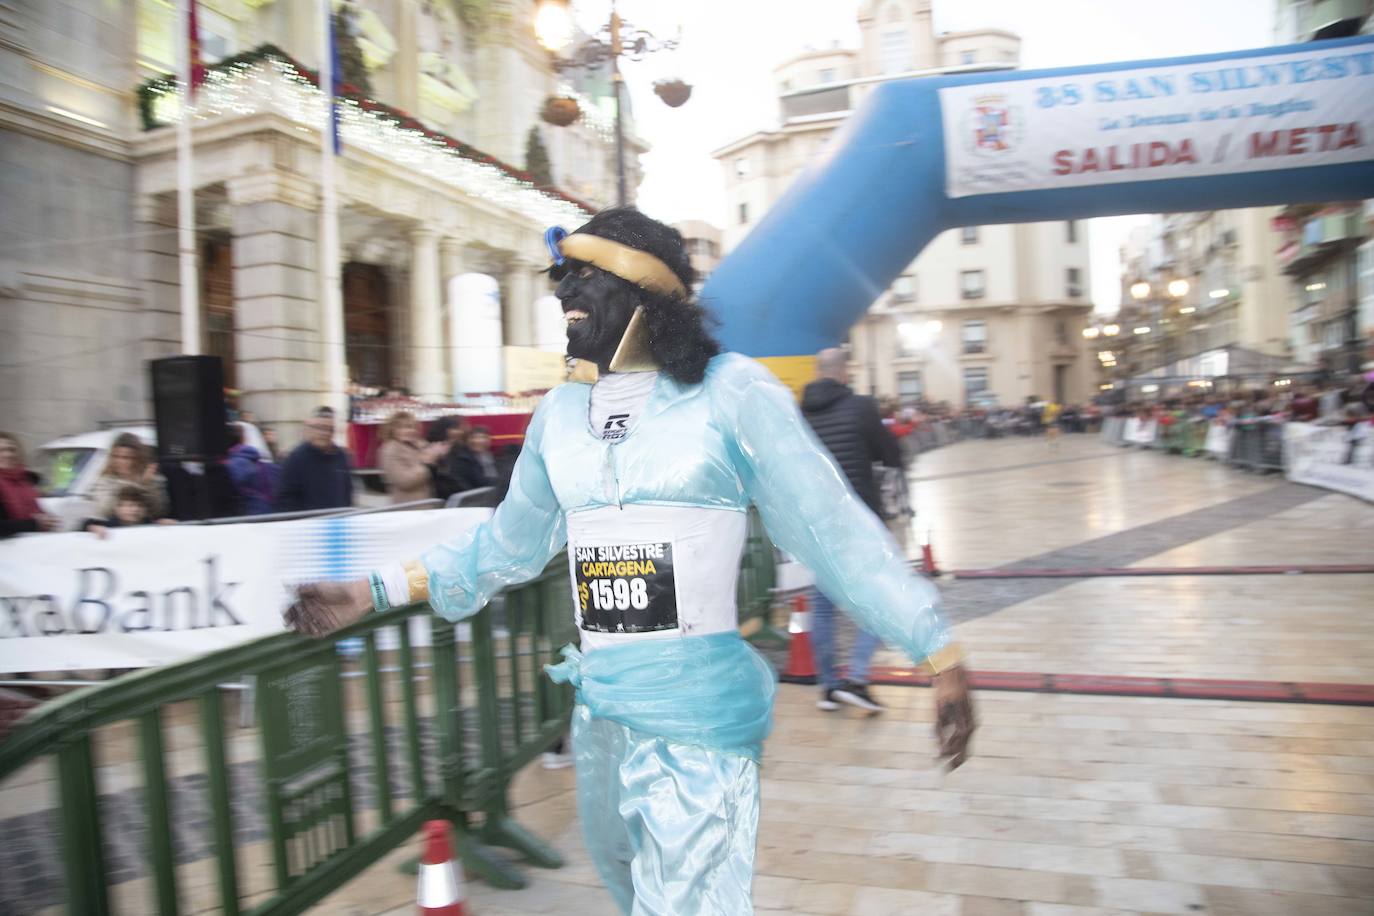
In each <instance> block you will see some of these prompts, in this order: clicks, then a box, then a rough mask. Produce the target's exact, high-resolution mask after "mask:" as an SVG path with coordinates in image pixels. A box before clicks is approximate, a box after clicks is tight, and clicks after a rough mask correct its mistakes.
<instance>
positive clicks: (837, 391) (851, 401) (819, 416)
mask: <svg viewBox="0 0 1374 916" xmlns="http://www.w3.org/2000/svg"><path fill="white" fill-rule="evenodd" d="M816 374H817V375H818V376H820V377H819V378H818V379H817V380H816V381H814V382H812V383H811V384H809V385H807V386H806V390H805V391H803V392H802V405H801V406H802V414H803V415H804V416H805V417H806V421H807V422H808V423H810V424H811V428H812V430H814V431H815V433H816V438H818V439H820V440H821V444H822V445H824V446H825V447H826V449H827V450H829V452H830V455H831V457H833V458H834V459H835V463H836V464H838V465H839V466H840V470H841V471H843V472H844V475H845V476H846V477H848V478H849V484H850V486H852V487H853V488H854V492H855V493H857V494H858V495H859V498H860V499H862V500H863V501H864V503H865V504H866V505H867V506H868V508H869V509H871V510H873V513H874V514H875V515H877V516H878V517H879V518H882V517H883V512H882V502H881V499H880V497H879V493H878V482H877V481H876V480H875V479H874V477H873V465H874V463H882V464H884V465H886V466H887V467H892V468H900V467H901V466H902V459H901V452H900V449H899V448H898V445H897V440H896V439H895V438H894V437H893V435H892V434H891V433H890V432H888V431H887V427H885V426H883V419H882V416H881V414H880V413H879V412H878V402H877V401H875V400H873V398H870V397H865V396H864V395H860V394H855V393H854V391H853V390H852V389H851V388H850V387H849V360H848V357H846V355H845V353H844V351H843V350H840V349H836V348H832V349H828V350H822V351H821V352H820V353H818V354H816ZM811 610H812V617H811V621H812V625H811V645H812V647H813V649H814V651H815V653H816V667H817V670H818V671H819V674H820V678H819V679H820V686H821V698H820V700H819V701H818V702H817V703H816V706H817V708H819V709H823V710H826V711H830V710H835V709H839V704H840V703H847V704H849V705H850V706H857V707H858V708H860V709H865V710H867V711H868V712H870V713H878V712H882V710H883V706H882V704H881V703H879V702H878V701H877V700H875V699H874V698H873V697H872V696H871V695H870V694H869V692H868V686H867V683H866V681H867V680H868V665H869V662H870V661H871V660H872V658H873V653H874V652H875V651H877V648H878V646H879V645H880V643H879V641H878V638H877V637H876V636H873V635H872V634H871V633H867V632H865V631H864V630H859V631H857V633H856V634H855V637H854V649H853V652H852V653H851V654H850V659H849V671H848V677H847V678H846V679H845V680H840V679H839V677H838V675H837V674H836V672H835V605H834V604H833V603H832V602H831V601H830V599H829V598H827V597H826V596H825V595H824V594H823V593H822V592H821V591H820V590H819V589H815V588H813V589H811Z"/></svg>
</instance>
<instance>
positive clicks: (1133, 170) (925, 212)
mask: <svg viewBox="0 0 1374 916" xmlns="http://www.w3.org/2000/svg"><path fill="white" fill-rule="evenodd" d="M1123 71H1142V72H1141V73H1131V74H1127V73H1124V72H1123ZM1032 81H1033V82H1032ZM1021 83H1031V85H1030V86H1018V85H1016V84H1021ZM959 87H974V88H975V89H976V90H977V92H978V94H980V95H982V96H984V97H986V98H988V99H991V100H992V101H989V102H987V103H986V104H985V105H984V107H982V108H977V111H976V113H974V114H970V111H971V110H972V108H976V106H974V105H972V103H970V101H969V97H970V95H971V93H970V91H969V90H968V89H964V90H960V89H959ZM1151 96H1158V97H1163V98H1165V100H1166V101H1167V102H1168V103H1169V104H1170V105H1172V108H1171V109H1170V110H1171V111H1172V112H1173V114H1172V115H1169V114H1165V115H1164V116H1163V117H1161V118H1156V119H1153V120H1151V119H1148V118H1147V119H1146V120H1145V122H1144V124H1145V126H1143V127H1142V126H1141V122H1140V120H1139V115H1138V114H1136V115H1134V116H1133V115H1132V114H1131V112H1132V111H1135V112H1137V113H1138V112H1140V111H1142V110H1144V111H1159V110H1160V108H1159V104H1160V103H1159V102H1157V101H1145V102H1142V101H1141V100H1142V99H1150V97H1151ZM1257 98H1262V101H1257ZM1007 99H1011V100H1012V101H1011V102H1006V101H1001V102H999V101H998V100H1007ZM1123 102H1124V103H1126V104H1124V105H1123V104H1120V103H1123ZM942 103H943V104H945V105H948V106H950V107H951V109H956V110H951V111H945V110H943V109H942ZM978 104H984V103H983V100H982V99H979V100H978ZM999 105H1000V107H999ZM1149 106H1154V107H1149ZM1257 106H1258V107H1257ZM972 117H983V118H986V119H990V124H989V125H988V126H989V129H988V130H987V131H979V127H980V124H979V123H975V122H973V121H971V120H970V119H971V118H972ZM1171 118H1172V119H1173V120H1172V121H1171V120H1170V119H1171ZM1054 119H1057V120H1054ZM1112 119H1115V120H1116V123H1115V124H1114V125H1110V126H1109V124H1110V122H1111V120H1112ZM1179 119H1183V120H1184V121H1185V122H1186V123H1181V124H1180V123H1178V120H1179ZM1050 120H1053V123H1050V124H1042V122H1046V121H1050ZM1221 121H1225V122H1227V125H1229V126H1219V125H1218V124H1217V123H1212V124H1208V123H1205V122H1221ZM1042 126H1043V128H1044V129H1043V130H1041V134H1042V136H1040V137H1039V138H1036V137H1035V136H1034V135H1035V133H1036V131H1037V130H1039V129H1041V127H1042ZM1328 126H1330V127H1328ZM1295 129H1298V132H1297V134H1294V133H1293V131H1294V130H1295ZM1114 130H1115V131H1120V132H1119V133H1113V131H1114ZM1228 130H1229V131H1230V133H1231V134H1234V135H1236V136H1237V137H1238V140H1237V142H1238V143H1239V144H1241V146H1240V147H1239V148H1231V149H1229V159H1228V158H1227V156H1226V152H1227V151H1226V150H1223V147H1225V141H1219V139H1218V138H1219V136H1220V135H1221V134H1223V133H1226V132H1227V131H1228ZM951 132H954V133H953V134H951ZM1046 132H1049V133H1051V134H1052V136H1050V137H1047V136H1044V134H1045V133H1046ZM1190 132H1191V133H1195V134H1198V135H1199V137H1198V140H1197V141H1196V144H1195V145H1193V146H1190V147H1188V148H1186V151H1184V148H1182V147H1181V143H1182V141H1183V140H1184V139H1186V138H1188V137H1189V136H1190ZM1256 133H1258V134H1259V135H1260V138H1259V139H1258V140H1255V139H1253V138H1252V137H1251V135H1252V134H1256ZM975 135H976V136H975ZM947 138H948V139H949V140H950V142H951V143H953V144H955V147H952V148H957V149H956V157H957V158H959V160H960V161H959V163H955V164H956V165H957V166H959V167H961V168H962V167H964V166H967V165H969V164H970V163H972V165H973V166H974V167H975V168H976V169H977V168H981V167H982V166H984V165H988V166H990V167H991V169H992V172H991V173H990V174H991V181H990V184H988V185H987V187H989V188H991V189H992V190H991V192H989V193H979V192H978V191H979V190H981V188H982V187H983V186H982V185H977V186H976V187H977V190H975V191H970V190H969V187H970V185H969V184H968V183H965V184H964V185H962V186H960V187H957V188H956V187H954V185H953V181H954V177H953V176H947V174H946V173H947V167H948V166H949V165H950V163H949V162H947V153H946V142H947ZM1161 138H1162V141H1163V142H1164V143H1165V144H1168V146H1167V147H1166V148H1163V149H1161V148H1159V147H1158V146H1156V147H1155V148H1154V150H1153V151H1152V150H1151V149H1150V148H1149V142H1150V141H1152V140H1159V139H1161ZM1037 139H1038V141H1039V143H1040V146H1041V147H1042V148H1045V144H1046V143H1049V146H1050V147H1053V146H1055V141H1056V140H1062V142H1063V145H1064V146H1065V147H1067V148H1068V152H1067V154H1061V153H1059V152H1056V153H1055V154H1053V155H1051V156H1049V157H1045V156H1041V157H1040V159H1039V160H1029V165H1030V167H1031V172H1033V173H1036V174H1029V175H1027V174H1022V175H1020V176H1019V177H1018V175H1017V169H1016V168H1015V167H1012V168H1009V169H1007V168H1002V166H1000V165H999V164H998V163H999V157H1001V161H1003V162H1005V161H1007V160H1015V159H1016V157H1017V156H1018V155H1020V154H1022V152H1023V150H1024V149H1027V148H1029V147H1033V146H1034V143H1035V142H1036V141H1037ZM1209 139H1210V141H1211V143H1212V148H1207V144H1206V143H1205V142H1203V141H1205V140H1209ZM1190 142H1193V141H1190ZM1247 142H1248V143H1249V144H1251V148H1250V149H1248V150H1247V149H1245V148H1244V144H1246V143H1247ZM1138 143H1144V144H1145V148H1143V149H1139V150H1136V149H1133V147H1134V146H1135V145H1136V144H1138ZM958 144H963V146H962V147H959V146H958ZM1089 144H1098V145H1100V147H1094V148H1095V149H1099V150H1100V151H1099V152H1094V153H1088V152H1087V151H1086V147H1088V145H1089ZM1112 144H1119V146H1118V148H1117V152H1116V153H1109V152H1108V147H1109V146H1110V145H1112ZM974 147H985V148H979V149H977V150H976V152H973V153H970V154H961V153H960V152H959V151H960V150H972V149H973V148H974ZM999 147H1000V148H999ZM1337 147H1340V148H1339V149H1337ZM1026 154H1027V155H1029V153H1028V152H1027V153H1026ZM1190 157H1191V158H1190ZM1211 157H1215V158H1212V159H1211V161H1212V162H1213V163H1217V162H1220V163H1221V165H1220V166H1219V167H1218V166H1215V165H1214V166H1213V168H1212V171H1213V173H1212V174H1202V175H1197V172H1198V171H1199V170H1201V169H1205V168H1206V167H1207V163H1208V161H1209V158H1211ZM1176 159H1183V160H1185V161H1184V162H1182V163H1177V162H1175V161H1174V160H1176ZM1333 160H1334V161H1333ZM1151 162H1154V164H1155V165H1158V166H1160V167H1159V168H1152V167H1150V163H1151ZM1194 162H1198V163H1201V166H1200V167H1199V166H1195V165H1193V163H1194ZM1227 162H1236V163H1238V164H1237V165H1235V166H1228V165H1226V163H1227ZM1285 166H1286V167H1285ZM1219 168H1220V169H1221V171H1218V169H1219ZM998 169H1002V170H1001V172H998ZM1037 169H1038V172H1036V170H1037ZM1085 169H1086V170H1087V173H1088V174H1086V175H1079V177H1078V178H1076V179H1072V180H1074V181H1077V182H1088V183H1080V184H1078V185H1077V186H1054V187H1045V184H1046V183H1047V181H1046V179H1047V178H1048V181H1049V183H1055V179H1056V178H1058V177H1059V176H1060V174H1061V173H1069V174H1073V173H1078V172H1081V171H1083V170H1085ZM1189 170H1191V171H1192V172H1193V174H1194V175H1196V177H1167V178H1158V179H1155V178H1152V175H1153V174H1161V175H1170V174H1172V175H1175V176H1177V175H1179V174H1180V172H1183V173H1187V172H1188V171H1189ZM1037 174H1038V176H1039V177H1038V178H1037ZM1136 175H1141V176H1142V178H1143V180H1126V181H1121V180H1120V178H1122V177H1126V176H1129V177H1130V178H1135V177H1136ZM980 176H981V177H980ZM987 177H988V174H983V173H981V172H980V173H979V174H978V175H975V176H973V179H972V180H973V181H974V182H978V181H981V180H982V179H984V178H987ZM1099 179H1101V180H1100V181H1099ZM1067 183H1068V182H1058V184H1061V185H1062V184H1067ZM1018 184H1019V185H1021V186H1029V187H1030V188H1031V189H1028V190H1019V189H1012V190H1002V188H1006V187H1013V188H1015V187H1016V186H1018ZM951 190H953V191H955V193H953V194H952V193H951ZM1367 197H1374V38H1371V37H1360V38H1354V39H1342V40H1333V41H1323V42H1316V43H1308V44H1301V45H1289V46H1282V47H1274V48H1263V49H1259V50H1254V51H1242V52H1233V53H1225V54H1213V55H1203V56H1198V57H1186V58H1174V59H1167V60H1154V61H1130V62H1123V63H1116V64H1108V65H1102V66H1095V67H1076V68H1065V69H1058V70H1039V71H997V72H991V73H977V74H960V75H950V76H943V77H924V78H919V79H910V80H901V81H893V82H888V83H883V84H880V85H878V86H876V87H874V89H873V90H872V92H871V93H870V96H869V98H868V99H867V100H866V102H865V104H864V105H863V106H862V107H861V108H860V109H859V110H858V111H857V112H855V113H854V114H853V115H852V116H851V117H850V118H849V120H848V122H847V123H846V124H845V126H844V127H843V128H842V129H841V131H840V133H838V134H837V135H836V136H835V138H834V139H833V140H832V142H831V146H830V148H829V150H828V151H827V153H826V155H825V156H824V157H823V158H822V159H820V160H818V161H817V162H816V163H814V164H813V165H811V166H810V167H809V168H808V169H807V170H806V171H805V172H804V173H803V174H802V175H801V176H800V177H799V178H798V179H797V180H796V182H795V183H794V184H793V185H792V186H791V187H790V188H789V189H788V191H787V192H786V193H785V194H784V196H783V197H782V198H781V199H780V200H779V201H778V202H777V203H776V204H775V205H774V206H773V207H772V208H771V209H770V210H769V212H768V214H767V215H766V216H765V218H764V219H763V220H762V221H761V222H760V223H759V225H758V226H757V227H756V228H755V229H754V230H753V231H752V232H751V233H750V234H749V235H748V236H747V237H746V238H745V239H744V240H743V242H742V243H741V244H740V245H739V247H738V248H736V249H735V250H734V251H733V252H732V253H731V254H730V255H729V256H728V257H726V258H725V260H724V261H723V262H722V263H721V264H720V266H719V267H718V268H717V269H716V271H715V272H714V273H713V274H712V275H711V277H710V279H709V280H708V282H707V284H706V286H705V287H704V288H703V290H702V300H703V302H705V303H706V304H707V306H708V307H709V308H711V309H713V310H714V311H715V312H716V314H717V316H718V317H719V319H720V320H721V337H722V343H723V344H724V345H725V346H726V347H727V348H728V349H732V350H737V351H739V352H742V353H747V354H749V355H751V356H755V357H759V358H762V359H764V361H765V362H767V363H768V364H770V366H772V368H773V369H774V371H776V372H778V374H779V375H780V376H781V377H783V378H784V380H787V381H790V382H795V381H797V380H798V377H799V376H803V377H804V376H809V375H810V368H811V365H812V363H811V360H810V357H812V356H813V355H814V354H815V353H816V351H817V350H820V349H822V348H824V347H828V346H835V345H836V344H838V343H839V342H840V341H841V340H843V339H844V336H845V334H846V333H847V331H848V329H849V327H850V326H851V325H852V324H854V322H856V321H857V320H859V318H861V317H862V316H863V314H864V313H865V312H866V311H867V309H868V307H869V306H870V305H871V304H872V303H873V302H874V300H875V299H876V298H877V297H878V296H879V294H881V293H882V291H883V290H884V289H886V288H887V287H888V285H889V284H890V283H891V282H892V281H893V280H894V279H895V278H896V277H897V275H898V274H900V273H901V271H902V270H903V269H904V268H905V267H906V266H907V264H909V263H910V262H911V261H912V259H913V258H915V257H916V255H918V254H919V253H920V251H921V249H922V248H924V247H925V245H926V244H927V243H928V242H929V241H930V240H931V239H933V238H934V237H935V236H936V235H937V234H938V233H940V232H942V231H944V230H947V229H951V228H956V227H960V226H974V225H990V224H996V223H1014V222H1034V221H1041V220H1061V219H1081V218H1087V217H1094V216H1110V215H1116V214H1129V213H1161V212H1177V211H1191V210H1220V209H1230V208H1236V207H1254V206H1263V205H1269V204H1281V203H1302V202H1319V201H1337V200H1358V199H1361V198H1367Z"/></svg>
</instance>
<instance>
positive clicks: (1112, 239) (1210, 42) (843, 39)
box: [573, 0, 1275, 309]
mask: <svg viewBox="0 0 1374 916" xmlns="http://www.w3.org/2000/svg"><path fill="white" fill-rule="evenodd" d="M1274 3H1275V0H935V4H934V7H935V28H936V30H937V31H959V30H963V29H972V28H980V27H994V28H1002V29H1007V30H1008V31H1011V32H1015V33H1016V34H1018V35H1020V36H1021V39H1022V44H1021V59H1022V66H1023V67H1024V68H1026V69H1032V68H1041V67H1064V66H1074V65H1080V64H1095V63H1102V62H1106V61H1116V60H1136V59H1144V58H1155V57H1174V56H1178V55H1184V54H1202V53H1207V52H1212V51H1233V50H1240V49H1244V48H1254V47H1262V46H1265V45H1270V44H1273V43H1274V42H1273V29H1274ZM619 5H620V9H621V12H622V15H624V16H625V17H626V18H627V19H629V20H630V21H632V22H635V23H636V24H640V25H643V26H644V27H646V28H650V29H652V30H653V31H655V32H656V33H659V34H671V33H672V32H673V31H674V30H675V29H676V28H679V27H680V28H681V30H682V45H681V48H680V50H677V51H673V52H664V53H661V54H658V55H655V56H653V57H651V58H649V59H647V60H645V61H643V62H641V63H633V62H632V63H628V64H627V66H626V79H627V81H628V85H629V86H630V91H631V94H632V97H633V101H634V110H635V114H636V117H637V119H638V126H639V132H640V134H641V135H642V136H644V138H645V139H647V140H648V141H649V142H650V143H651V144H652V145H653V151H652V152H651V153H649V154H648V155H647V156H645V157H644V159H643V164H644V169H645V178H644V183H643V184H642V185H641V186H640V189H639V205H640V207H641V208H642V209H643V210H644V211H645V212H647V213H649V214H650V215H652V216H654V217H656V218H658V219H663V220H667V221H669V222H675V221H677V220H681V219H704V220H706V221H708V222H711V223H715V224H716V225H720V224H721V223H722V222H723V220H724V219H725V196H724V181H723V176H722V174H721V169H720V165H719V164H718V163H717V162H716V161H715V160H714V159H712V158H711V151H712V150H713V149H716V148H717V147H720V146H723V145H724V144H726V143H728V142H730V141H732V140H735V139H738V138H739V137H742V136H744V135H746V134H748V133H751V132H753V131H756V130H760V129H763V128H766V127H772V126H776V124H777V99H776V97H775V96H774V94H773V83H772V77H771V72H772V69H773V67H774V66H776V65H777V64H778V63H780V62H782V61H783V60H786V59H787V58H789V57H791V56H792V55H794V54H796V53H798V52H800V51H803V50H805V49H807V48H825V47H830V46H831V45H832V44H833V43H835V42H839V43H840V45H841V46H843V47H857V46H858V43H859V29H858V24H857V23H856V21H855V14H856V10H857V9H858V6H859V3H858V0H674V2H664V0H619ZM573 6H574V8H575V9H576V10H577V12H578V16H579V19H580V20H582V22H583V24H584V26H585V27H588V28H589V29H590V30H594V28H595V24H596V21H597V20H598V19H600V21H604V18H602V17H604V16H606V15H607V11H608V9H609V4H608V2H607V0H574V3H573ZM667 75H680V76H681V77H682V78H683V79H685V80H686V81H687V82H689V83H691V84H692V86H693V90H692V98H691V100H690V101H689V102H688V103H687V104H686V105H685V106H683V107H682V108H677V109H670V108H668V107H667V106H665V105H663V104H662V103H661V102H660V101H659V100H658V98H657V97H656V96H654V95H653V90H652V83H653V81H654V80H655V79H657V78H659V77H661V76H667ZM1092 222H1093V226H1092V257H1093V261H1092V279H1093V301H1094V303H1095V304H1096V305H1097V307H1098V308H1099V309H1107V308H1114V307H1115V305H1116V303H1117V300H1118V290H1119V287H1118V284H1117V270H1116V261H1117V253H1116V252H1117V246H1118V245H1119V244H1120V241H1121V239H1122V238H1123V237H1124V234H1125V231H1126V230H1127V229H1128V228H1129V226H1130V225H1133V224H1135V223H1138V222H1140V219H1139V218H1137V217H1116V218H1112V219H1105V220H1104V219H1099V220H1093V221H1092Z"/></svg>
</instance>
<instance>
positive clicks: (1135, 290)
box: [1131, 280, 1150, 300]
mask: <svg viewBox="0 0 1374 916" xmlns="http://www.w3.org/2000/svg"><path fill="white" fill-rule="evenodd" d="M1148 295H1150V284H1148V283H1146V282H1145V281H1144V280H1140V281H1139V282H1136V283H1132V284H1131V298H1132V299H1136V300H1139V299H1144V298H1145V297H1146V296H1148Z"/></svg>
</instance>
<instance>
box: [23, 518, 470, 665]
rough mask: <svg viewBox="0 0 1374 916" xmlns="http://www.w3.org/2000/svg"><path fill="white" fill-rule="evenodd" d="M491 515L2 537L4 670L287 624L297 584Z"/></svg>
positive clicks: (174, 653)
mask: <svg viewBox="0 0 1374 916" xmlns="http://www.w3.org/2000/svg"><path fill="white" fill-rule="evenodd" d="M490 516H491V510H490V509H436V510H430V511H424V512H388V513H378V514H373V515H355V516H346V517H341V518H323V519H301V520H298V521H287V522H264V523H261V524H247V525H165V526H164V525H148V526H143V527H139V528H127V529H113V530H111V531H110V533H109V537H108V538H106V539H104V540H102V539H100V538H97V537H96V536H95V535H93V534H87V533H72V534H39V535H27V536H24V537H17V538H11V539H9V540H6V541H0V672H6V673H18V672H26V671H69V670H85V669H94V668H142V667H148V666H152V665H164V664H167V663H169V662H174V661H180V660H182V659H185V658H189V657H191V656H193V655H197V654H200V653H202V652H212V651H215V650H218V649H223V648H227V647H229V646H232V645H235V644H237V643H241V642H244V641H246V640H249V639H254V638H256V637H258V636H262V635H265V634H268V633H274V632H277V631H279V630H281V629H282V620H281V612H282V609H283V608H284V607H285V606H286V604H287V603H288V601H289V595H290V592H289V587H290V585H291V584H292V583H297V582H307V581H319V580H326V579H328V580H342V579H350V578H357V577H361V576H364V575H366V574H367V572H368V571H369V570H371V569H373V568H375V567H377V566H380V565H382V564H383V563H385V562H387V561H389V560H403V559H408V558H411V557H415V556H418V555H419V554H421V553H422V552H424V551H425V550H427V549H428V548H430V547H432V546H433V545H435V544H437V543H440V542H443V541H448V540H452V539H453V538H455V537H458V536H459V535H461V534H462V533H463V532H465V531H467V530H469V529H471V528H472V527H474V526H476V525H478V524H480V523H481V522H483V521H485V520H486V519H487V518H489V517H490Z"/></svg>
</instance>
